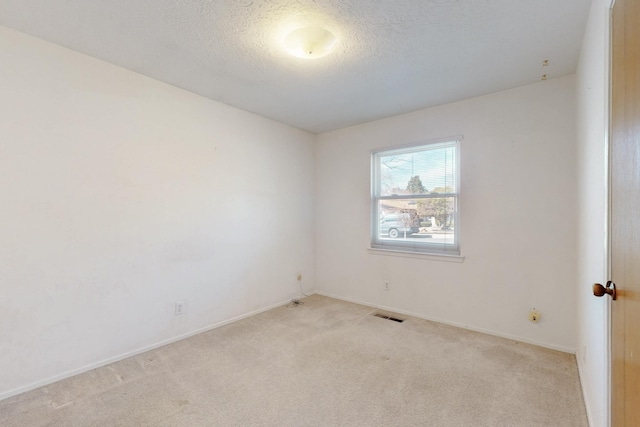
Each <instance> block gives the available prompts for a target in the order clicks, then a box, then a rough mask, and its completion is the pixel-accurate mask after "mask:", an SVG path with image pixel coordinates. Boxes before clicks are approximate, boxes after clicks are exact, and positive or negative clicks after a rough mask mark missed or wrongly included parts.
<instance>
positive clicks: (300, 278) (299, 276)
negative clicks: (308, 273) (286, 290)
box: [296, 273, 302, 282]
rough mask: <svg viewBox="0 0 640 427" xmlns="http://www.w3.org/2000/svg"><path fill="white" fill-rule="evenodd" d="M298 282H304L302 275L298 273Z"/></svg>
mask: <svg viewBox="0 0 640 427" xmlns="http://www.w3.org/2000/svg"><path fill="white" fill-rule="evenodd" d="M296 280H297V281H298V282H299V281H301V280H302V274H300V273H298V275H297V276H296Z"/></svg>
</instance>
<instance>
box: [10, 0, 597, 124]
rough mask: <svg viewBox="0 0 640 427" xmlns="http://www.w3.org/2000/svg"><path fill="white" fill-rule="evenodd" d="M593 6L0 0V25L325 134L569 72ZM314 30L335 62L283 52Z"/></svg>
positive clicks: (499, 0)
mask: <svg viewBox="0 0 640 427" xmlns="http://www.w3.org/2000/svg"><path fill="white" fill-rule="evenodd" d="M590 3H591V1H590V0H395V1H384V0H295V1H292V0H0V24H2V25H5V26H7V27H10V28H13V29H16V30H19V31H22V32H25V33H28V34H32V35H35V36H37V37H40V38H42V39H45V40H48V41H51V42H54V43H57V44H60V45H62V46H66V47H69V48H71V49H74V50H77V51H80V52H83V53H86V54H88V55H91V56H93V57H96V58H99V59H102V60H105V61H108V62H111V63H113V64H117V65H120V66H122V67H125V68H128V69H130V70H133V71H136V72H138V73H141V74H144V75H147V76H150V77H153V78H155V79H158V80H161V81H164V82H167V83H170V84H172V85H175V86H178V87H181V88H184V89H187V90H189V91H192V92H195V93H197V94H200V95H203V96H205V97H207V98H211V99H214V100H216V101H220V102H223V103H226V104H229V105H233V106H235V107H239V108H242V109H244V110H247V111H251V112H254V113H257V114H260V115H262V116H265V117H269V118H272V119H275V120H278V121H280V122H283V123H287V124H289V125H292V126H295V127H298V128H301V129H306V130H308V131H311V132H315V133H319V132H324V131H328V130H333V129H338V128H342V127H345V126H349V125H353V124H357V123H362V122H367V121H371V120H375V119H379V118H382V117H388V116H392V115H396V114H400V113H404V112H408V111H413V110H417V109H421V108H425V107H429V106H433V105H438V104H443V103H447V102H451V101H455V100H460V99H464V98H469V97H474V96H478V95H482V94H486V93H490V92H495V91H498V90H503V89H508V88H512V87H517V86H521V85H525V84H528V83H533V82H536V81H539V80H540V79H541V75H542V74H547V75H548V76H549V78H553V77H558V76H561V75H565V74H570V73H573V72H574V71H575V69H576V65H577V61H578V54H579V50H580V45H581V41H582V35H583V32H584V28H585V24H586V19H587V14H588V9H589V6H590ZM308 24H313V25H320V26H323V27H325V28H327V29H329V30H330V31H332V32H333V33H334V34H336V35H337V37H338V39H339V41H338V45H337V48H336V50H335V51H334V52H333V53H331V54H330V55H329V56H326V57H324V58H319V59H315V60H308V59H300V58H296V57H293V56H291V55H289V54H287V53H286V52H285V51H284V50H283V49H282V48H281V46H280V43H279V40H280V39H281V37H282V36H283V35H284V34H285V33H286V32H287V30H291V29H294V28H296V27H298V26H302V25H308ZM545 59H548V60H549V66H547V67H543V66H542V61H543V60H545Z"/></svg>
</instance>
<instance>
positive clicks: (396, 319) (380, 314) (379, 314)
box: [373, 313, 404, 323]
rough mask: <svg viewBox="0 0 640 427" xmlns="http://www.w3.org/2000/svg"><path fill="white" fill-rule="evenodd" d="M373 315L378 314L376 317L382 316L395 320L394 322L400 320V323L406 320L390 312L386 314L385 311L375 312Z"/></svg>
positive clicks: (382, 317)
mask: <svg viewBox="0 0 640 427" xmlns="http://www.w3.org/2000/svg"><path fill="white" fill-rule="evenodd" d="M373 315H374V316H376V317H380V318H381V319H388V320H393V321H394V322H398V323H402V322H404V319H400V318H398V317H395V316H393V315H388V314H384V313H373Z"/></svg>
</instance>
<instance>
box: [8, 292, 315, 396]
mask: <svg viewBox="0 0 640 427" xmlns="http://www.w3.org/2000/svg"><path fill="white" fill-rule="evenodd" d="M313 294H314V293H308V294H307V295H313ZM290 302H291V298H288V299H287V300H285V301H281V302H278V303H276V304H272V305H270V306H267V307H263V308H260V309H258V310H254V311H252V312H249V313H246V314H242V315H240V316H236V317H233V318H231V319H227V320H223V321H222V322H218V323H214V324H212V325H209V326H205V327H203V328H199V329H196V330H194V331H190V332H187V333H184V334H181V335H178V336H175V337H172V338H169V339H166V340H163V341H159V342H156V343H154V344H150V345H147V346H145V347H141V348H139V349H136V350H133V351H130V352H127V353H123V354H120V355H118V356H114V357H110V358H108V359H104V360H101V361H99V362H95V363H90V364H89V365H86V366H83V367H81V368H77V369H72V370H70V371H67V372H63V373H61V374H58V375H54V376H52V377H49V378H46V379H44V380H41V381H36V382H33V383H31V384H27V385H25V386H22V387H18V388H14V389H12V390H9V391H5V392H3V393H0V400H4V399H8V398H10V397H13V396H16V395H18V394H22V393H26V392H28V391H31V390H35V389H36V388H39V387H43V386H46V385H49V384H52V383H55V382H58V381H61V380H64V379H66V378H70V377H73V376H76V375H79V374H83V373H85V372H88V371H91V370H93V369H97V368H101V367H103V366H106V365H110V364H112V363H115V362H119V361H121V360H123V359H126V358H128V357H132V356H136V355H138V354H141V353H145V352H147V351H150V350H155V349H156V348H160V347H163V346H165V345H168V344H171V343H174V342H176V341H180V340H183V339H185V338H189V337H192V336H194V335H197V334H201V333H203V332H207V331H210V330H212V329H216V328H219V327H221V326H225V325H228V324H229V323H233V322H237V321H238V320H242V319H245V318H247V317H251V316H255V315H256V314H260V313H263V312H265V311H268V310H271V309H274V308H277V307H281V306H283V305H286V304H289V303H290Z"/></svg>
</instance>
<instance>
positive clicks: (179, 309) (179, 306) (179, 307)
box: [175, 301, 186, 316]
mask: <svg viewBox="0 0 640 427" xmlns="http://www.w3.org/2000/svg"><path fill="white" fill-rule="evenodd" d="M185 309H186V308H185V304H184V301H176V306H175V314H176V316H181V315H183V314H184V312H185Z"/></svg>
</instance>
